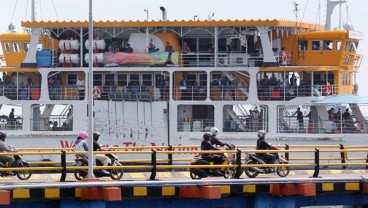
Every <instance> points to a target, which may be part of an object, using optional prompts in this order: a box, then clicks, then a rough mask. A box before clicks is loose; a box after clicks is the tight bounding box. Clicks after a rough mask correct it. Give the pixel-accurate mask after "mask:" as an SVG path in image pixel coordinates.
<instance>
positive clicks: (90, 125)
mask: <svg viewBox="0 0 368 208" xmlns="http://www.w3.org/2000/svg"><path fill="white" fill-rule="evenodd" d="M88 44H89V51H88V60H89V62H88V63H89V64H88V69H89V70H88V85H87V87H86V88H85V89H86V91H87V93H88V95H87V98H88V135H89V137H88V141H87V142H88V175H87V178H94V175H93V164H94V156H93V97H92V91H93V80H92V79H93V60H92V58H93V18H92V0H89V24H88ZM86 84H87V83H86Z"/></svg>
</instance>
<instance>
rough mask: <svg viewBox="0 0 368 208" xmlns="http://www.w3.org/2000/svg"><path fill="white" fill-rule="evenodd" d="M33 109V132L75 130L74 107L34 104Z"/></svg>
mask: <svg viewBox="0 0 368 208" xmlns="http://www.w3.org/2000/svg"><path fill="white" fill-rule="evenodd" d="M31 108H32V114H31V131H72V130H73V106H72V105H66V104H61V105H54V104H34V105H31ZM49 109H54V110H52V111H49Z"/></svg>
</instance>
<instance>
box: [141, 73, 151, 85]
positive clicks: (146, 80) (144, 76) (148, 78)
mask: <svg viewBox="0 0 368 208" xmlns="http://www.w3.org/2000/svg"><path fill="white" fill-rule="evenodd" d="M142 83H143V86H152V74H142Z"/></svg>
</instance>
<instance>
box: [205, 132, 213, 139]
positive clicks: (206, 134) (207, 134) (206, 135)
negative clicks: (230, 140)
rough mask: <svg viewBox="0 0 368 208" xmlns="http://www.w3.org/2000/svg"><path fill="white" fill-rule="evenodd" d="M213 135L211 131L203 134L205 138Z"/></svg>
mask: <svg viewBox="0 0 368 208" xmlns="http://www.w3.org/2000/svg"><path fill="white" fill-rule="evenodd" d="M211 136H212V134H211V132H206V133H204V134H203V139H205V140H210V139H211Z"/></svg>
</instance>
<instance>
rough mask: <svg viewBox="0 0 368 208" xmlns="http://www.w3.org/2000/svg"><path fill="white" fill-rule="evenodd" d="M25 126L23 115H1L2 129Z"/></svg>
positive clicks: (17, 128) (0, 128)
mask: <svg viewBox="0 0 368 208" xmlns="http://www.w3.org/2000/svg"><path fill="white" fill-rule="evenodd" d="M22 128H23V117H22V116H21V115H15V116H14V118H9V117H8V116H6V115H1V116H0V130H1V131H5V130H19V129H22Z"/></svg>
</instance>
